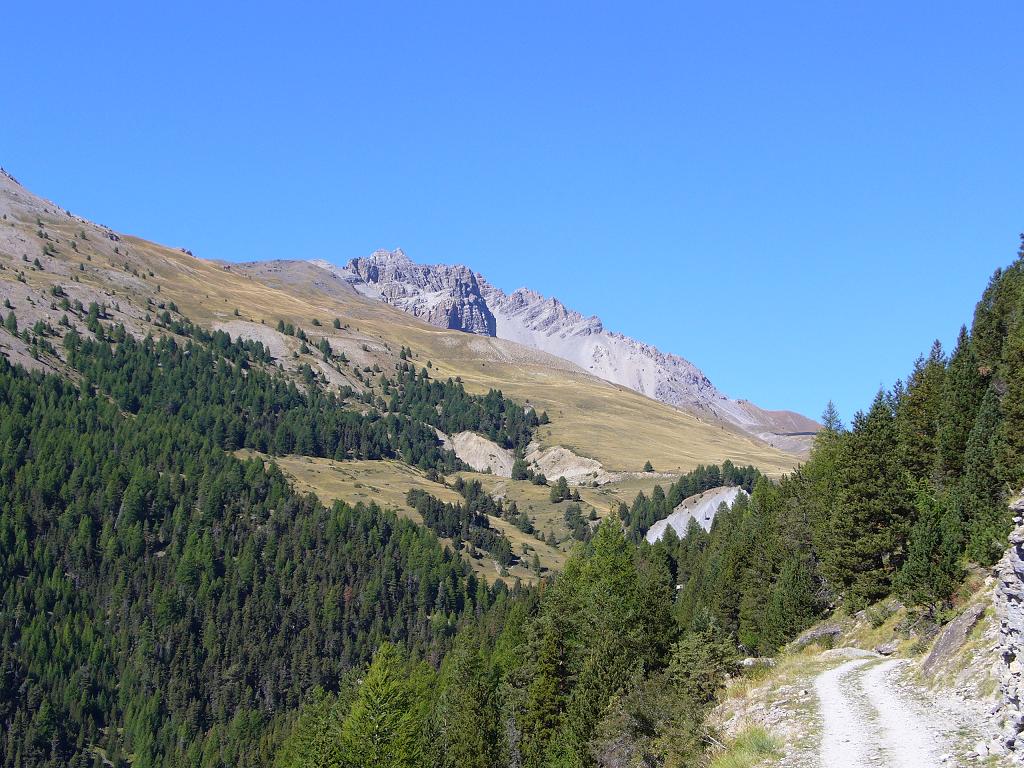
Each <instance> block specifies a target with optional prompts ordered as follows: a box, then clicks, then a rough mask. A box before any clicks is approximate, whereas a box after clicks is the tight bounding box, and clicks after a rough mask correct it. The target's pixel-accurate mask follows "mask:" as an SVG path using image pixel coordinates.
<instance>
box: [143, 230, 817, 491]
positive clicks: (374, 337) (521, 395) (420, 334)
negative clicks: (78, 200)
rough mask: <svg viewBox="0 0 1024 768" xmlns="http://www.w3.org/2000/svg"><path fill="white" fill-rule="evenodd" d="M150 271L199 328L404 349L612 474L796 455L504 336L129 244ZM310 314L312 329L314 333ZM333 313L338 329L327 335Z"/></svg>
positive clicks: (769, 465)
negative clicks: (540, 420) (245, 328)
mask: <svg viewBox="0 0 1024 768" xmlns="http://www.w3.org/2000/svg"><path fill="white" fill-rule="evenodd" d="M126 240H127V241H129V242H130V243H131V246H132V248H133V252H136V253H138V254H140V255H142V256H143V257H144V258H145V260H146V261H147V263H148V264H149V265H150V266H151V267H152V268H153V270H154V272H156V274H157V278H158V280H159V282H160V283H161V286H162V287H161V292H162V295H163V296H165V297H166V298H168V299H172V300H173V301H175V302H176V303H177V304H178V306H179V307H180V308H181V309H182V311H183V312H184V313H185V314H186V315H187V316H189V317H191V318H193V319H194V320H196V321H197V322H200V323H203V324H212V323H215V322H225V321H230V320H231V319H232V318H233V312H234V309H235V308H236V307H237V308H239V311H240V315H241V318H242V319H248V320H252V321H255V322H260V321H263V322H264V323H265V324H266V325H267V326H269V327H271V328H273V327H275V326H276V324H277V321H278V320H279V319H283V320H285V321H286V322H291V323H293V324H295V325H296V327H303V328H305V330H306V332H307V333H310V334H311V335H314V336H319V335H323V334H326V335H328V336H330V337H336V336H345V337H349V338H350V339H351V340H352V342H353V343H355V344H367V345H368V347H369V348H370V352H371V353H373V354H376V355H377V356H378V358H379V361H380V362H381V365H382V366H383V367H385V369H387V368H388V367H389V366H390V364H393V362H394V361H395V359H396V357H395V356H396V353H397V351H398V350H399V349H400V348H401V347H402V346H407V347H411V348H412V349H413V351H414V353H415V362H416V363H417V364H419V365H426V362H427V361H428V360H430V361H431V363H432V366H433V368H432V375H433V376H436V377H445V378H446V377H449V376H452V377H455V376H459V377H461V378H462V380H463V382H465V384H466V387H467V388H468V389H469V390H471V391H476V392H485V391H487V390H488V389H490V388H497V389H501V390H502V391H503V392H504V393H505V394H506V395H508V396H510V397H512V398H514V399H516V400H518V401H520V402H524V403H530V404H531V405H533V406H534V407H536V408H537V409H538V410H546V411H547V412H548V414H549V416H550V417H551V419H552V423H551V424H550V425H548V426H547V427H545V428H544V429H543V430H542V431H541V432H540V435H539V436H540V438H541V441H542V443H543V444H544V445H545V446H548V445H564V446H566V447H568V448H571V449H572V450H574V451H575V452H576V453H578V454H580V455H582V456H589V457H592V458H594V459H597V460H598V461H600V462H601V463H602V464H604V466H605V468H606V469H609V470H625V471H637V470H639V469H640V468H641V467H642V466H643V464H644V462H645V461H647V460H650V461H651V462H652V463H653V464H654V466H655V468H657V469H658V470H659V471H664V472H683V471H687V470H689V469H692V468H694V467H695V466H696V465H697V464H701V463H711V462H714V463H721V462H722V461H724V460H725V459H732V460H733V461H734V462H736V463H739V464H754V465H755V466H757V467H759V468H760V469H761V470H762V471H763V472H765V473H767V474H770V475H778V474H781V473H783V472H786V471H789V470H791V469H792V468H794V467H795V466H796V465H797V463H798V458H797V457H795V456H793V455H791V454H787V453H784V452H782V451H780V450H778V449H775V448H772V447H770V446H767V445H765V444H764V443H761V442H759V441H756V440H754V439H753V438H751V437H749V436H747V435H745V434H742V433H741V432H739V431H738V430H735V429H734V428H732V427H729V426H724V425H721V424H719V423H716V422H708V421H702V420H700V419H698V418H697V417H696V416H693V415H691V414H689V413H684V412H682V411H679V410H677V409H675V408H671V407H669V406H667V405H665V404H663V403H659V402H657V401H655V400H652V399H650V398H647V397H644V396H643V395H640V394H638V393H636V392H633V391H632V390H629V389H626V388H624V387H621V386H618V385H614V384H610V383H608V382H605V381H603V380H601V379H597V378H595V377H593V376H591V375H589V374H587V373H585V372H583V371H582V370H580V369H578V368H575V367H574V366H572V365H571V364H569V363H566V362H565V361H562V360H559V359H558V358H554V357H551V356H549V355H545V354H543V353H539V352H536V351H533V350H529V349H527V348H525V347H521V346H519V345H516V344H512V343H510V342H506V341H504V340H501V339H492V338H486V337H480V336H474V335H471V334H465V333H460V332H457V331H448V330H443V329H439V328H435V327H433V326H430V325H427V324H426V323H423V322H420V321H419V320H417V319H416V318H413V317H412V316H410V315H407V314H405V313H404V312H401V311H400V310H397V309H395V308H393V307H390V306H388V305H386V304H383V303H381V302H376V301H372V300H369V299H366V298H364V297H362V296H359V295H357V294H355V293H352V292H347V291H344V290H341V289H340V288H339V289H337V290H335V291H334V292H333V293H331V294H328V293H326V292H324V291H323V290H319V289H317V288H314V287H313V286H312V285H311V284H310V285H289V284H283V283H280V282H279V283H278V284H271V282H272V281H271V280H270V279H269V278H267V277H265V276H262V277H261V279H259V280H258V279H256V278H254V277H251V276H249V275H247V274H244V273H243V271H242V268H240V267H237V266H231V265H220V264H216V263H214V262H208V261H203V260H200V259H195V258H192V257H190V256H188V255H185V254H182V253H180V252H178V251H173V250H170V249H166V248H162V247H160V246H155V245H153V244H150V243H147V242H145V241H142V240H137V239H134V238H126ZM314 317H315V318H318V319H319V320H320V322H321V323H322V324H323V325H322V327H321V328H314V327H313V326H312V323H311V321H312V319H313V318H314ZM335 317H338V318H341V320H342V321H343V322H344V323H345V324H346V325H348V329H347V330H344V331H335V330H334V329H332V328H330V324H331V321H332V319H333V318H335Z"/></svg>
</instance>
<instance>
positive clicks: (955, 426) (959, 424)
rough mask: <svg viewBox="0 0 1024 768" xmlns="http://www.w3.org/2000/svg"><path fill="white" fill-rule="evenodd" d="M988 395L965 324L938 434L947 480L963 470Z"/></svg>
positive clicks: (952, 362) (952, 363)
mask: <svg viewBox="0 0 1024 768" xmlns="http://www.w3.org/2000/svg"><path fill="white" fill-rule="evenodd" d="M984 396H985V383H984V381H983V380H982V377H981V374H980V373H979V372H978V361H977V358H976V357H975V354H974V346H973V344H972V343H971V338H970V336H969V335H968V333H967V328H966V326H965V327H961V328H960V336H959V337H958V338H957V342H956V348H955V349H954V350H953V354H952V356H951V357H950V358H949V366H948V368H947V370H946V378H945V380H944V381H943V387H942V399H941V403H940V405H939V427H938V430H937V433H936V445H937V456H936V461H937V462H938V467H937V469H938V474H939V476H940V477H941V478H943V479H944V481H945V482H947V483H949V482H952V481H954V480H956V479H957V478H959V477H960V475H961V473H962V472H963V465H964V454H965V453H966V451H967V438H968V437H969V436H970V434H971V428H972V427H973V426H974V419H975V417H976V416H977V413H978V408H979V407H980V406H981V401H982V398H984Z"/></svg>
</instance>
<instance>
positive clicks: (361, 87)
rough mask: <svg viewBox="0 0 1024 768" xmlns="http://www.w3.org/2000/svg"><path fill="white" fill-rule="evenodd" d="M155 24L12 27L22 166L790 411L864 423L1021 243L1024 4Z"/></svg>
mask: <svg viewBox="0 0 1024 768" xmlns="http://www.w3.org/2000/svg"><path fill="white" fill-rule="evenodd" d="M149 5H153V6H154V7H152V8H148V7H144V6H149ZM156 5H157V4H148V3H131V4H127V3H125V4H109V3H88V4H83V3H66V2H54V3H49V4H47V7H46V11H45V14H44V13H43V12H42V11H41V10H40V9H39V8H37V7H35V6H33V5H32V4H30V3H14V4H11V6H10V7H9V8H7V9H5V13H4V26H5V29H6V32H5V35H4V44H3V46H2V48H0V62H2V64H3V70H2V71H3V72H4V77H3V79H2V81H0V82H2V84H0V88H2V90H0V93H2V97H0V98H2V101H0V103H2V105H3V108H2V110H3V111H2V114H0V164H2V165H4V166H5V167H6V168H7V169H8V170H10V171H11V172H12V173H13V174H14V175H15V176H17V177H19V179H20V180H21V181H22V182H23V183H25V184H27V185H28V186H30V187H31V188H32V189H33V190H35V191H37V192H39V193H40V194H43V195H45V196H47V197H50V198H53V199H55V200H57V201H59V202H60V203H61V204H62V205H64V206H66V207H68V208H71V209H72V210H74V211H75V212H77V213H80V214H82V215H86V216H88V217H90V218H92V219H95V220H97V221H100V222H103V223H105V224H108V225H110V226H112V227H114V228H116V229H120V230H125V231H129V232H132V233H136V234H139V235H142V236H145V237H149V238H151V239H154V240H157V241H160V242H164V243H168V244H171V245H181V246H185V247H188V248H191V249H192V250H193V251H194V252H195V253H196V254H197V255H201V256H206V257H211V258H223V259H229V260H244V259H264V258H314V257H316V258H327V259H330V260H333V261H337V262H344V261H345V260H347V259H348V258H350V257H353V256H358V255H363V254H366V253H368V252H370V251H371V250H373V249H375V248H378V247H388V248H393V247H397V246H401V247H402V248H404V249H405V250H406V252H407V253H408V254H409V255H410V256H411V257H412V258H413V259H415V260H417V261H429V262H435V261H444V262H463V263H467V264H470V265H471V266H473V267H474V268H476V269H477V270H479V271H481V272H483V273H484V274H486V275H487V276H488V277H489V278H490V279H491V280H492V282H494V283H496V284H497V285H499V286H501V287H503V288H506V289H509V290H511V289H514V288H516V287H518V286H520V285H524V284H525V285H529V286H530V287H532V288H535V289H536V290H539V291H541V292H543V293H547V294H554V295H557V296H559V297H560V298H561V299H563V300H564V301H565V302H566V303H567V304H569V305H570V306H573V307H575V308H577V309H579V310H581V311H583V312H584V313H596V314H600V315H601V316H602V317H603V318H604V320H605V322H606V325H607V326H608V327H609V328H611V329H613V330H618V331H622V332H624V333H627V334H629V335H632V336H635V337H637V338H640V339H643V340H645V341H648V342H651V343H654V344H657V345H658V346H660V347H662V348H663V349H665V350H668V351H673V352H677V353H680V354H682V355H684V356H686V357H688V358H690V359H691V360H693V361H694V362H695V363H697V364H698V365H699V366H701V367H702V368H703V369H704V371H705V372H706V373H707V374H708V375H709V377H711V379H712V380H713V381H714V382H715V383H716V384H718V386H719V387H720V388H722V389H723V390H724V391H726V392H728V393H730V394H732V395H734V396H737V397H746V398H749V399H752V400H754V401H755V402H757V403H759V404H761V405H764V406H766V407H774V408H783V407H785V408H794V409H797V410H801V411H803V412H805V413H808V414H810V415H813V416H816V415H818V414H820V412H821V410H822V408H823V406H824V404H825V402H826V401H827V400H828V399H829V398H832V399H834V400H835V401H836V402H837V404H838V405H839V407H840V410H841V412H842V414H843V416H844V417H845V418H847V419H849V417H850V416H851V415H852V413H853V412H854V411H855V410H856V409H857V408H861V407H864V406H866V405H867V404H868V403H869V402H870V399H871V397H872V395H873V394H874V392H875V391H876V390H877V388H878V386H879V385H880V384H885V385H890V384H891V383H892V382H893V381H894V380H895V379H896V378H898V377H902V376H905V375H906V373H907V371H908V370H909V368H910V366H911V363H912V361H913V358H914V357H915V356H916V355H917V354H918V353H919V352H922V351H925V350H926V349H927V348H928V346H929V345H930V343H931V340H932V339H933V338H935V337H938V338H940V339H941V340H943V341H944V342H950V343H951V342H952V341H953V339H954V338H955V335H956V332H957V330H958V328H959V326H960V324H961V323H963V322H968V321H969V319H970V315H971V312H972V310H973V306H974V302H975V301H976V300H977V298H978V296H979V295H980V292H981V290H982V289H983V288H984V286H985V284H986V282H987V280H988V277H989V275H990V274H991V272H992V271H993V270H994V269H995V268H996V267H997V266H1000V265H1004V264H1006V263H1009V262H1010V261H1012V259H1013V257H1014V255H1015V252H1016V248H1017V233H1018V232H1019V231H1021V230H1022V229H1024V173H1022V171H1024V151H1022V150H1024V147H1022V136H1024V128H1022V126H1024V98H1022V96H1024V93H1022V91H1024V48H1022V46H1021V44H1020V32H1021V29H1022V27H1024V6H1022V5H1021V4H1020V3H1019V2H1000V1H999V0H995V1H993V2H988V3H983V4H978V3H972V4H965V3H962V2H958V3H955V2H943V1H942V0H939V1H938V2H927V3H925V2H902V3H881V2H865V3H834V2H824V3H806V2H800V3H788V2H785V1H784V0H783V1H780V2H772V3H712V2H707V3H695V2H673V3H665V4H660V3H644V4H641V3H621V4H611V3H597V2H587V3H534V2H521V3H514V4H495V3H454V2H453V3H409V4H401V3H373V4H370V3H363V4H358V5H356V4H347V3H345V4H343V3H322V4H313V3H301V2H300V3H291V4H287V5H285V4H277V5H264V4H260V3H247V4H237V5H236V7H234V8H230V7H228V5H229V4H213V3H209V4H205V3H204V4H199V3H188V2H182V3H176V4H161V5H166V6H168V7H165V8H157V7H155V6H156ZM171 5H173V7H170V6H171ZM213 5H220V6H222V7H220V8H211V7H209V6H213ZM370 6H372V7H370Z"/></svg>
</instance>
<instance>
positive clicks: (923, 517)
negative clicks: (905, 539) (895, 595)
mask: <svg viewBox="0 0 1024 768" xmlns="http://www.w3.org/2000/svg"><path fill="white" fill-rule="evenodd" d="M915 505H916V508H917V520H916V521H915V523H914V527H913V528H912V529H911V531H910V541H909V543H908V547H907V560H906V562H905V563H903V566H902V567H901V568H900V572H899V574H898V575H897V577H896V580H895V582H894V584H893V586H894V587H895V589H896V591H897V592H899V593H900V594H901V595H903V596H904V598H905V599H907V600H908V601H909V602H911V603H913V604H915V605H921V606H925V607H926V608H928V609H929V612H931V613H934V612H935V611H936V610H938V609H940V608H942V607H943V606H944V605H945V604H946V603H947V602H948V600H949V598H950V597H951V596H952V594H953V592H954V591H955V590H956V588H957V586H958V585H959V584H960V580H961V578H962V577H963V569H962V568H961V566H960V552H961V548H962V544H963V535H962V533H961V531H960V516H959V514H957V512H956V510H955V509H953V508H952V507H951V505H949V504H947V503H944V501H943V500H941V499H938V498H936V497H935V495H934V493H933V492H932V491H931V490H930V489H929V488H928V487H927V486H925V485H924V484H922V485H921V487H920V489H919V490H918V492H917V499H916V502H915Z"/></svg>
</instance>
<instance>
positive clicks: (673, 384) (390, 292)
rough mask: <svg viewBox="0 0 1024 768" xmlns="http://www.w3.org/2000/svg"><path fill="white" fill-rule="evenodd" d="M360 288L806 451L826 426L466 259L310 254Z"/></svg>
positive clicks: (439, 321) (434, 319) (439, 322)
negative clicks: (336, 259)
mask: <svg viewBox="0 0 1024 768" xmlns="http://www.w3.org/2000/svg"><path fill="white" fill-rule="evenodd" d="M312 263H313V264H314V265H315V266H317V267H320V268H321V269H324V270H326V271H328V272H331V273H334V274H335V275H336V276H340V277H342V279H344V280H345V281H346V282H347V283H348V284H349V285H351V286H352V288H353V289H354V290H356V291H357V292H358V293H360V294H362V295H363V296H366V297H369V298H373V299H377V300H379V301H383V302H385V303H387V304H390V305H392V306H395V307H397V308H399V309H402V310H403V311H405V312H408V313H409V314H411V315H413V316H415V317H417V318H419V319H421V320H424V321H426V322H428V323H430V324H431V325H435V326H437V327H441V328H447V329H449V330H457V331H463V332H466V333H472V334H476V335H481V336H492V337H496V338H501V339H507V340H509V341H515V342H517V343H519V344H523V345H524V346H527V347H531V348H533V349H537V350H540V351H542V352H548V353H550V354H553V355H555V356H556V357H560V358H562V359H564V360H569V361H570V362H573V363H575V364H577V365H579V366H580V367H581V368H582V369H583V370H585V371H587V372H589V373H592V374H593V375H595V376H597V377H598V378H601V379H604V380H605V381H609V382H611V383H613V384H619V385H621V386H625V387H628V388H629V389H632V390H634V391H635V392H639V393H640V394H642V395H646V396H647V397H650V398H652V399H655V400H659V401H660V402H663V403H666V404H667V405H670V406H673V407H675V408H680V409H682V410H685V411H688V412H691V413H693V414H695V415H697V416H699V417H700V416H703V417H705V418H711V419H713V420H717V421H722V422H725V423H728V424H731V425H733V426H736V427H739V428H740V429H741V430H743V431H744V432H746V433H748V434H750V435H752V436H754V437H756V438H758V439H760V440H763V441H765V442H767V443H769V444H770V445H772V446H774V447H778V448H781V449H783V450H786V451H789V452H793V453H803V452H804V451H806V450H807V448H808V447H809V445H810V441H811V437H812V436H813V434H814V432H816V431H817V429H818V428H819V425H818V424H817V423H816V422H815V421H813V420H812V419H809V418H807V417H806V416H803V415H802V414H799V413H796V412H794V411H785V410H782V411H773V410H767V409H764V408H761V407H759V406H757V405H755V404H754V403H752V402H750V401H748V400H742V399H733V398H730V397H728V396H727V395H725V394H724V393H722V392H721V391H720V390H719V389H718V388H717V387H716V386H715V385H714V384H713V383H712V382H711V380H710V379H709V378H708V377H707V376H706V375H705V374H704V372H703V371H701V370H700V368H698V367H697V366H696V365H694V364H693V363H692V362H690V361H689V360H687V359H686V358H684V357H682V356H680V355H676V354H672V353H666V352H663V351H661V350H660V349H658V348H657V347H655V346H654V345H652V344H648V343H646V342H642V341H639V340H636V339H633V338H631V337H629V336H626V335H625V334H622V333H618V332H615V331H610V330H608V329H607V328H605V326H604V323H603V321H602V320H601V318H600V317H598V316H596V315H591V316H589V317H587V316H584V315H583V314H582V313H580V312H577V311H576V310H574V309H571V308H570V307H567V306H566V305H565V304H564V303H563V302H562V301H560V300H559V299H558V298H556V297H553V296H552V297H549V296H545V295H543V294H541V293H540V292H538V291H535V290H533V289H531V288H527V287H522V288H517V289H516V290H514V291H512V292H511V293H506V292H505V291H503V290H502V289H501V288H498V287H497V286H495V285H493V284H491V283H490V282H488V280H487V279H486V277H484V275H482V274H481V273H479V272H476V271H474V270H472V269H471V268H469V267H467V266H465V265H462V264H454V265H449V264H434V265H426V264H418V263H416V262H414V261H412V260H411V259H410V258H409V257H408V256H407V255H406V253H405V252H404V251H403V250H402V249H400V248H399V249H395V250H393V251H389V250H385V249H379V250H376V251H374V252H373V253H372V254H370V256H368V257H360V258H355V259H351V260H350V261H349V262H348V263H347V264H346V265H345V266H344V267H338V266H336V265H334V264H332V263H330V262H328V261H325V260H322V259H318V260H315V261H313V262H312Z"/></svg>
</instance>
